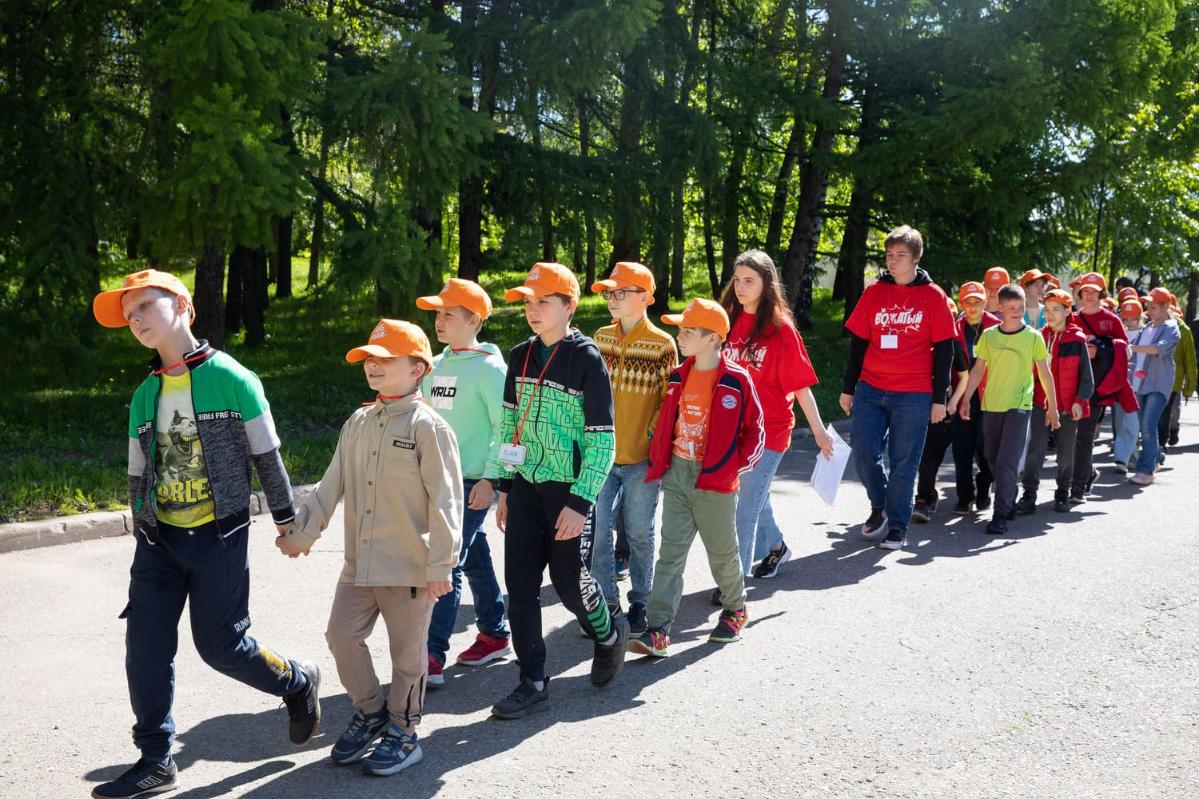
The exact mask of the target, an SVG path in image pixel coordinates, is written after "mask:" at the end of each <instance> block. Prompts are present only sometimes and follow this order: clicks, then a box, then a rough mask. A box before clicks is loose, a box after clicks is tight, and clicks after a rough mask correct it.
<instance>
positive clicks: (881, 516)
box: [862, 508, 887, 541]
mask: <svg viewBox="0 0 1199 799" xmlns="http://www.w3.org/2000/svg"><path fill="white" fill-rule="evenodd" d="M886 533H887V514H886V512H885V511H884V510H883V509H882V508H871V509H870V518H868V519H867V520H866V523H865V524H863V525H862V538H864V539H866V540H867V541H877V540H878V539H880V538H882V537H883V536H884V535H886Z"/></svg>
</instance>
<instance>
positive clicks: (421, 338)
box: [346, 319, 433, 369]
mask: <svg viewBox="0 0 1199 799" xmlns="http://www.w3.org/2000/svg"><path fill="white" fill-rule="evenodd" d="M372 355H373V356H374V357H376V358H399V357H400V356H401V355H411V356H412V357H413V358H420V359H421V360H422V361H424V362H425V366H428V367H429V368H430V369H432V368H433V349H432V348H431V347H430V346H429V337H428V336H426V335H425V331H423V330H421V329H420V328H419V327H417V326H416V325H414V324H412V323H411V322H401V321H399V320H398V319H382V320H380V321H379V324H377V325H375V329H374V330H372V331H371V335H370V338H369V339H367V342H366V343H365V344H363V345H362V346H361V347H355V348H354V349H352V350H350V351H349V352H347V353H346V360H347V361H349V362H350V363H358V362H359V361H365V360H366V359H367V358H369V357H371V356H372Z"/></svg>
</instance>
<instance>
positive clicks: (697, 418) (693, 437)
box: [674, 368, 720, 461]
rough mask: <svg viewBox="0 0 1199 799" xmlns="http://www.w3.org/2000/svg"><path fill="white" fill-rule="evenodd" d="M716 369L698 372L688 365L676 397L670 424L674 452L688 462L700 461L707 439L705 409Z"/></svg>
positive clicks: (717, 373) (715, 376) (709, 407)
mask: <svg viewBox="0 0 1199 799" xmlns="http://www.w3.org/2000/svg"><path fill="white" fill-rule="evenodd" d="M719 373H720V370H719V369H708V370H706V371H702V372H701V371H700V370H698V369H695V368H692V370H691V372H690V373H689V374H688V375H687V382H686V383H685V384H684V385H683V396H682V397H681V398H680V399H679V415H678V420H677V421H676V422H675V425H674V454H675V455H678V456H679V457H680V458H686V459H687V460H689V461H698V460H703V457H704V444H705V443H707V441H708V415H709V414H708V411H709V410H710V409H711V407H712V392H713V391H714V390H715V389H716V378H717V376H718V375H719Z"/></svg>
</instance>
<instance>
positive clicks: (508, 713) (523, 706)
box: [491, 677, 550, 719]
mask: <svg viewBox="0 0 1199 799" xmlns="http://www.w3.org/2000/svg"><path fill="white" fill-rule="evenodd" d="M549 702H550V678H549V677H546V678H545V685H544V686H542V688H541V690H540V691H538V690H537V688H536V687H534V685H533V681H532V680H521V681H520V685H518V686H516V688H515V689H514V690H513V691H512V693H510V694H508V695H507V696H506V697H504V698H503V699H501V700H500V701H498V702H496V703H495V704H494V705H492V707H491V715H493V716H495V717H496V718H497V719H519V718H524V717H525V716H527V715H529V714H530V713H532V712H534V711H537V710H545V709H546V708H547V707H549Z"/></svg>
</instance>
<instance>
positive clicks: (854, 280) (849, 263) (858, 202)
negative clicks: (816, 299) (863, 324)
mask: <svg viewBox="0 0 1199 799" xmlns="http://www.w3.org/2000/svg"><path fill="white" fill-rule="evenodd" d="M873 201H874V192H873V191H872V190H871V189H870V188H869V187H868V186H864V185H862V184H861V183H860V182H859V183H855V184H854V188H853V194H852V195H851V196H850V198H849V214H848V216H846V218H845V233H844V235H843V236H842V237H841V252H840V254H839V255H838V256H837V281H838V282H839V284H840V286H841V296H842V297H844V298H845V314H844V316H843V317H842V321H846V320H848V319H849V315H850V314H851V313H853V309H854V306H855V305H857V304H858V298H859V297H861V296H862V292H863V291H865V289H866V239H867V237H868V236H869V235H870V206H871V204H872V203H873ZM835 289H836V286H834V296H836V293H835Z"/></svg>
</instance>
